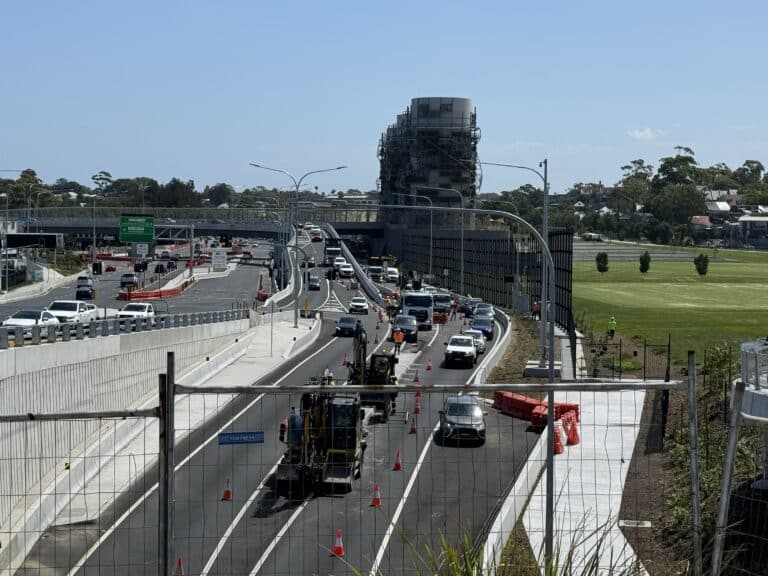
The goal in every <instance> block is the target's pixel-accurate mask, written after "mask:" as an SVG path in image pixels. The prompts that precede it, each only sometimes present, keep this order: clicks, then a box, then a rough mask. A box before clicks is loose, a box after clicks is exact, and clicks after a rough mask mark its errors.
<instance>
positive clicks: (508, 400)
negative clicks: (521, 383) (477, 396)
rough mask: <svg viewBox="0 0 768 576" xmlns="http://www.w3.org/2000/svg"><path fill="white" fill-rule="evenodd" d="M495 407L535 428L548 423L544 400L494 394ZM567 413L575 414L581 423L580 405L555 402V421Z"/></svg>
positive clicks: (512, 394)
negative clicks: (527, 422)
mask: <svg viewBox="0 0 768 576" xmlns="http://www.w3.org/2000/svg"><path fill="white" fill-rule="evenodd" d="M493 407H494V408H495V409H497V410H499V411H500V412H503V413H504V414H509V415H510V416H514V417H515V418H521V419H523V420H528V421H529V422H530V423H531V424H533V425H534V426H544V425H546V423H547V403H546V402H545V401H544V400H536V399H535V398H530V397H529V396H524V395H522V394H515V393H514V392H494V393H493ZM567 412H573V413H574V415H575V419H576V422H580V421H581V411H580V410H579V405H578V404H576V403H573V402H555V420H559V419H560V418H562V416H563V415H564V414H566V413H567Z"/></svg>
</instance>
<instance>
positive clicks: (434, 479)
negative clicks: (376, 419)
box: [220, 321, 537, 574]
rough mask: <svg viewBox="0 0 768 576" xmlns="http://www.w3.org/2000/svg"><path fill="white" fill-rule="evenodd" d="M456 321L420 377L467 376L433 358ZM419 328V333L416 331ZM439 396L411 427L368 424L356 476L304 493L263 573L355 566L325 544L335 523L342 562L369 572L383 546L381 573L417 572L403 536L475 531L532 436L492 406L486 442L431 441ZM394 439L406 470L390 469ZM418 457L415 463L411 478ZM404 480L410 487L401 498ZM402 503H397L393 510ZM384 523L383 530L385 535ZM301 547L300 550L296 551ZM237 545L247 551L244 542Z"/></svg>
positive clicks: (430, 350)
mask: <svg viewBox="0 0 768 576" xmlns="http://www.w3.org/2000/svg"><path fill="white" fill-rule="evenodd" d="M459 329H460V324H459V323H458V321H455V322H452V323H449V324H448V325H446V326H444V327H442V330H441V334H440V335H439V337H438V338H437V339H436V340H435V342H434V343H433V344H432V346H428V347H427V346H425V347H424V348H423V352H422V355H421V358H420V359H419V364H420V372H419V375H420V379H421V381H422V383H423V384H426V385H428V384H430V383H436V384H438V383H439V384H454V385H455V384H464V383H466V382H467V381H468V380H469V378H470V376H471V374H472V373H473V372H474V370H473V369H453V368H451V369H445V368H443V367H442V366H441V365H440V364H441V363H440V362H439V359H440V358H442V348H443V341H444V340H446V339H447V338H448V337H449V336H450V335H451V334H453V333H455V332H457V331H458V330H459ZM424 335H425V333H421V338H422V339H423V338H424ZM430 357H431V359H432V361H433V370H432V371H431V372H426V371H424V368H425V364H426V359H427V358H430ZM411 372H412V371H411ZM442 401H443V396H442V395H436V396H435V397H432V396H430V395H428V394H424V395H423V396H422V402H421V409H422V413H421V414H420V415H419V416H418V417H417V434H415V435H411V434H409V432H410V428H411V425H410V420H409V422H408V423H407V424H406V423H404V422H403V421H402V420H399V421H398V420H397V419H394V420H392V421H390V423H389V424H388V425H381V424H377V425H374V426H373V427H372V428H371V435H370V436H369V447H368V449H367V451H366V456H365V465H364V468H363V473H362V479H361V481H360V482H359V483H356V484H355V486H354V488H353V491H352V492H351V493H350V494H348V495H346V496H344V498H343V499H338V498H328V497H325V496H316V497H314V498H312V499H311V500H309V501H307V502H306V503H304V509H303V510H302V512H301V513H300V514H299V515H297V516H296V517H295V518H294V522H293V524H292V525H291V526H290V527H288V529H287V530H286V531H285V532H284V534H283V535H282V537H281V539H280V541H279V542H278V543H277V544H276V545H275V546H274V550H273V551H272V552H271V553H270V554H269V556H268V557H267V558H266V559H262V560H263V563H262V564H261V565H260V573H262V574H276V573H281V574H283V573H284V574H309V573H317V574H329V573H333V574H345V573H349V574H352V573H353V572H352V571H351V570H349V569H348V568H347V566H346V565H345V564H344V563H342V562H341V561H339V560H338V559H335V558H332V557H330V556H329V554H328V549H329V548H330V547H331V545H332V544H333V542H334V536H335V533H336V530H337V529H342V533H343V535H344V545H345V552H346V556H345V560H346V561H347V562H349V563H350V564H351V565H352V566H355V567H357V568H359V569H361V570H363V572H364V573H367V572H368V571H369V570H370V569H371V567H372V565H373V564H374V559H376V558H377V556H380V564H379V566H380V567H381V569H382V573H385V574H403V573H409V572H413V568H412V562H413V560H414V558H413V553H412V552H411V551H410V550H409V548H408V545H407V544H406V542H405V541H404V538H408V539H409V540H410V541H411V543H412V544H415V545H416V546H418V547H419V550H423V545H424V544H428V543H429V544H432V545H433V550H436V549H437V545H439V538H440V536H441V534H443V535H445V537H446V539H447V540H448V541H449V542H453V543H457V542H458V537H459V536H460V533H461V532H462V530H466V531H467V533H468V534H470V535H476V534H478V533H479V532H480V531H481V528H482V526H483V524H484V523H485V522H486V521H487V520H488V516H489V514H491V513H493V511H494V510H495V506H496V505H497V504H498V502H499V500H500V499H501V498H503V496H504V495H505V494H506V491H507V488H508V486H509V484H511V482H512V481H513V480H514V477H515V473H516V471H517V469H518V468H519V467H520V466H521V465H522V464H523V463H524V462H525V460H526V457H527V454H528V450H529V448H530V447H531V446H532V445H533V442H534V441H535V439H536V437H537V436H536V435H535V434H528V433H526V432H525V426H524V425H522V424H521V423H515V422H514V421H513V420H512V419H509V418H508V417H506V416H499V415H497V414H495V413H494V411H490V413H489V416H488V419H487V425H488V430H487V434H488V439H487V441H486V444H485V445H484V446H482V447H476V446H473V445H471V444H467V445H466V446H465V445H460V446H455V445H446V446H441V445H436V444H435V443H434V441H433V439H432V431H433V429H434V427H435V425H436V424H437V422H438V418H439V416H438V411H439V410H440V409H441V408H442ZM400 405H401V412H402V408H407V409H408V410H409V411H411V412H412V411H413V408H414V405H415V399H414V395H413V394H401V398H400ZM398 449H399V450H400V453H401V458H402V462H403V467H404V472H395V471H392V466H393V463H394V453H395V450H398ZM422 456H423V460H422V462H421V464H418V462H419V461H420V459H421V458H422ZM417 466H420V470H419V472H418V474H417V475H416V476H414V477H413V481H411V478H412V475H413V474H415V468H416V467H417ZM374 483H378V484H379V486H380V489H381V491H382V498H383V506H382V508H381V509H376V508H371V507H370V503H371V498H372V496H373V486H374ZM409 484H410V488H409V490H410V494H409V495H408V498H407V499H406V500H405V502H404V504H403V505H401V498H402V496H403V494H404V492H405V491H406V489H407V487H408V485H409ZM398 508H401V510H400V512H399V513H398V511H397V510H398ZM396 514H399V517H398V518H395V515H396ZM391 522H397V525H398V528H397V529H396V530H390V525H391ZM388 531H389V532H390V534H389V539H388V541H387V542H386V543H384V542H383V541H384V539H385V538H386V537H387V532H388ZM243 540H244V541H245V540H250V538H247V539H245V538H244V539H243ZM267 546H269V545H267ZM265 548H266V547H265ZM297 549H298V550H301V553H299V554H297V553H296V550H297ZM382 550H383V551H382ZM240 554H245V550H244V549H243V548H242V547H241V548H240ZM248 555H249V556H250V555H251V550H250V549H249V550H248ZM254 566H255V565H254ZM242 567H243V566H242V561H241V562H239V563H233V566H232V568H237V569H238V570H234V571H235V572H238V573H239V572H240V570H239V569H240V568H242ZM252 568H253V566H252V567H251V569H252ZM422 568H423V569H424V568H426V567H422ZM220 573H226V570H221V571H220ZM245 573H249V571H246V572H245Z"/></svg>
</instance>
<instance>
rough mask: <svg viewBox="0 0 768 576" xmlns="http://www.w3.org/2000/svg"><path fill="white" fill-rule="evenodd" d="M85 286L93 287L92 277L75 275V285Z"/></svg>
mask: <svg viewBox="0 0 768 576" xmlns="http://www.w3.org/2000/svg"><path fill="white" fill-rule="evenodd" d="M81 286H85V287H86V288H93V279H92V278H89V277H88V276H78V277H77V287H78V288H80V287H81Z"/></svg>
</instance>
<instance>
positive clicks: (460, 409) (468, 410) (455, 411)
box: [448, 402, 483, 418]
mask: <svg viewBox="0 0 768 576" xmlns="http://www.w3.org/2000/svg"><path fill="white" fill-rule="evenodd" d="M448 415H449V416H474V417H475V418H480V417H481V416H482V415H483V412H482V410H480V406H478V405H476V404H460V403H458V402H456V403H455V404H454V403H450V404H448Z"/></svg>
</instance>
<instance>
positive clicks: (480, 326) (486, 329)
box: [469, 317, 494, 340]
mask: <svg viewBox="0 0 768 576" xmlns="http://www.w3.org/2000/svg"><path fill="white" fill-rule="evenodd" d="M469 327H470V328H472V330H480V332H482V333H483V336H485V339H486V340H493V330H494V326H493V320H491V319H490V318H487V317H478V318H472V321H471V322H470V323H469Z"/></svg>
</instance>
